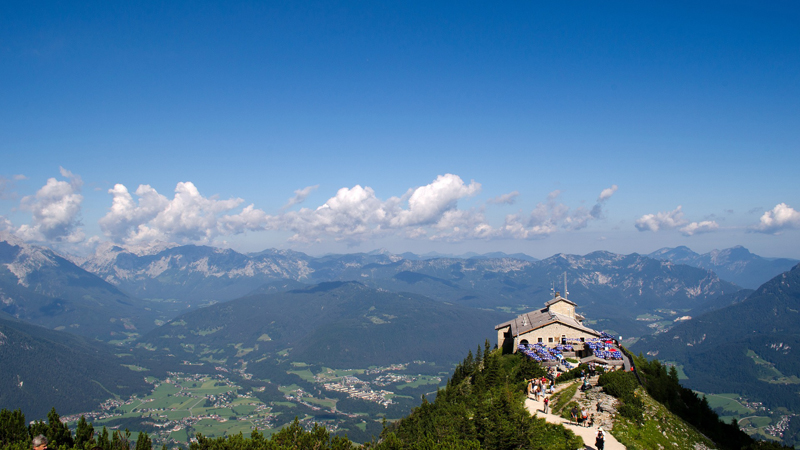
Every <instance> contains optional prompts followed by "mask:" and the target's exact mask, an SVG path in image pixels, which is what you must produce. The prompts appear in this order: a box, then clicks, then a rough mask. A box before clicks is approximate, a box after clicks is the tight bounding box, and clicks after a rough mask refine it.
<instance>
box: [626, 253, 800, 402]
mask: <svg viewBox="0 0 800 450" xmlns="http://www.w3.org/2000/svg"><path fill="white" fill-rule="evenodd" d="M632 350H633V351H642V352H646V353H647V354H648V355H650V356H653V357H657V358H659V359H661V360H662V361H672V362H675V363H676V364H678V365H681V366H682V367H683V371H684V372H685V374H686V376H687V377H688V378H687V379H686V380H684V384H685V385H686V386H688V387H691V388H694V389H697V390H700V391H703V392H715V393H723V392H736V393H740V394H742V395H744V396H746V397H747V398H749V399H750V400H753V401H756V400H757V401H762V402H764V403H766V404H767V405H768V406H770V407H773V408H775V407H785V408H788V409H789V410H793V411H797V410H800V395H798V391H800V378H798V375H800V265H797V266H795V267H794V268H792V269H791V270H789V271H788V272H785V273H783V274H781V275H778V276H777V277H775V278H773V279H772V280H770V281H768V282H767V283H764V284H763V285H762V286H761V287H759V288H758V289H756V290H755V291H754V292H752V293H751V294H750V295H749V296H747V298H745V299H744V300H742V301H740V302H738V303H735V304H732V305H730V306H727V307H724V308H722V309H718V310H714V311H711V312H708V313H706V314H703V315H701V316H699V317H695V318H693V319H691V320H687V321H685V322H683V323H681V324H679V325H676V326H675V327H673V328H672V329H670V330H669V331H667V332H664V333H661V334H657V335H652V336H645V337H643V338H642V339H641V340H640V341H639V342H637V343H636V344H635V345H634V346H633V347H632Z"/></svg>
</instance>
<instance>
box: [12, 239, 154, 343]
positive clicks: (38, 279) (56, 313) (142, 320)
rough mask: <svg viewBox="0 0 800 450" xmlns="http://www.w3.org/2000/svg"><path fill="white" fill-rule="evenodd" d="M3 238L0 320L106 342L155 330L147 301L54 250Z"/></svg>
mask: <svg viewBox="0 0 800 450" xmlns="http://www.w3.org/2000/svg"><path fill="white" fill-rule="evenodd" d="M0 238H2V239H0V316H2V315H6V317H7V318H11V317H13V318H17V319H20V320H24V321H27V322H30V323H34V324H37V325H41V326H44V327H48V328H54V329H59V330H68V331H70V332H73V333H75V334H79V335H82V336H86V337H90V338H97V339H101V340H106V341H107V340H112V339H124V338H125V337H126V336H128V335H135V334H138V333H139V332H141V331H142V330H144V331H147V330H149V329H152V328H154V327H155V321H156V319H157V318H158V317H159V314H158V313H157V312H156V311H154V310H153V308H151V305H150V304H149V303H148V302H143V301H141V300H139V299H138V298H136V297H133V296H130V295H128V294H126V293H125V292H123V291H121V290H120V289H119V288H118V287H117V286H114V285H112V284H110V283H108V282H106V281H105V280H103V279H102V278H100V277H98V276H97V275H95V274H93V273H90V272H87V271H86V270H84V269H82V268H80V267H78V266H76V265H75V264H73V263H72V262H71V261H69V260H67V259H65V258H63V257H62V256H60V255H58V254H56V253H55V252H53V251H52V250H50V249H47V248H44V247H39V246H35V245H31V244H27V243H25V242H22V241H20V240H16V239H14V238H12V237H9V236H5V237H0Z"/></svg>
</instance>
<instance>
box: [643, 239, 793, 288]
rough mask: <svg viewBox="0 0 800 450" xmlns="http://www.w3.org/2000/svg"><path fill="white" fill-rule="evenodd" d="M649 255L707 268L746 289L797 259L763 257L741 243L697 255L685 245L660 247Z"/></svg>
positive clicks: (763, 281) (754, 286) (788, 266)
mask: <svg viewBox="0 0 800 450" xmlns="http://www.w3.org/2000/svg"><path fill="white" fill-rule="evenodd" d="M647 256H649V257H650V258H654V259H662V260H667V261H672V262H674V263H675V264H686V265H689V266H692V267H700V268H702V269H708V270H711V271H713V272H714V273H716V274H717V275H718V276H719V277H720V278H722V279H723V280H727V281H730V282H732V283H734V284H737V285H739V286H742V287H744V288H748V289H755V288H757V287H759V286H761V285H762V284H764V283H766V282H767V281H769V280H770V279H771V278H772V277H774V276H775V275H778V274H779V273H782V272H786V271H787V270H789V269H791V268H792V267H793V266H795V265H796V264H797V263H799V262H800V261H798V260H796V259H789V258H763V257H761V256H758V255H754V254H753V253H750V251H749V250H747V249H746V248H744V247H742V246H736V247H732V248H727V249H724V250H712V251H710V252H708V253H704V254H702V255H701V254H698V253H695V252H693V251H692V250H691V249H689V248H688V247H683V246H681V247H674V248H662V249H659V250H656V251H654V252H653V253H650V254H649V255H647Z"/></svg>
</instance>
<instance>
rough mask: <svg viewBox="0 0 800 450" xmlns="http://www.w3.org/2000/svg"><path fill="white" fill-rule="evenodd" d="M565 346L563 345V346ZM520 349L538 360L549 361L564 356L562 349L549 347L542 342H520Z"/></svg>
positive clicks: (557, 359)
mask: <svg viewBox="0 0 800 450" xmlns="http://www.w3.org/2000/svg"><path fill="white" fill-rule="evenodd" d="M561 347H563V346H561ZM517 348H518V350H519V351H521V352H522V353H524V354H526V355H527V356H529V357H530V358H532V359H533V360H534V361H537V362H547V361H559V360H560V359H561V358H562V355H561V353H562V351H563V350H557V349H556V348H549V347H547V346H544V345H542V344H538V343H536V344H520V345H519V346H518V347H517Z"/></svg>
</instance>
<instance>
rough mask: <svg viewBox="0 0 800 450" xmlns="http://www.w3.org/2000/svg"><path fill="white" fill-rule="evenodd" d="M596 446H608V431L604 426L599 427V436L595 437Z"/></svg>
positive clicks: (600, 447)
mask: <svg viewBox="0 0 800 450" xmlns="http://www.w3.org/2000/svg"><path fill="white" fill-rule="evenodd" d="M594 446H595V447H597V450H603V449H604V448H605V446H606V433H605V432H604V431H603V429H602V428H598V429H597V437H595V440H594Z"/></svg>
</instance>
